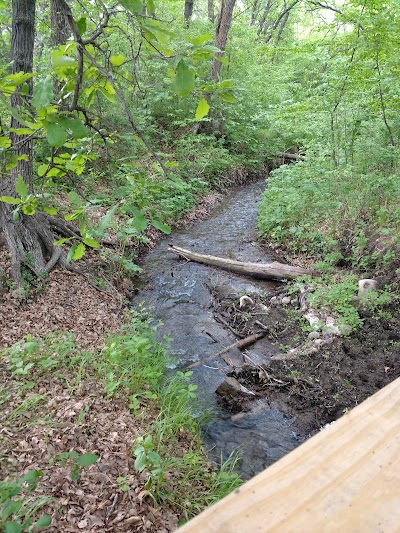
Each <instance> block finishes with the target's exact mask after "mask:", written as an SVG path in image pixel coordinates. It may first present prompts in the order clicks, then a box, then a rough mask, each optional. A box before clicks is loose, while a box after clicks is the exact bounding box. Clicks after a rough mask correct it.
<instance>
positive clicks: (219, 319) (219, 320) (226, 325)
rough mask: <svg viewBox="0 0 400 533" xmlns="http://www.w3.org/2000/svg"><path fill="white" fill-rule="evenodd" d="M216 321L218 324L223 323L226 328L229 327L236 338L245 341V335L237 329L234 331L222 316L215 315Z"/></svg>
mask: <svg viewBox="0 0 400 533" xmlns="http://www.w3.org/2000/svg"><path fill="white" fill-rule="evenodd" d="M215 320H217V322H221V324H223V325H224V326H225V327H227V328H228V329H229V331H231V332H232V333H233V334H234V335H236V337H239V339H244V335H242V334H241V333H239V332H238V331H236V329H234V328H233V327H232V326H230V325H229V324H228V322H227V321H226V320H224V319H223V318H222V316H221V315H217V314H216V315H215Z"/></svg>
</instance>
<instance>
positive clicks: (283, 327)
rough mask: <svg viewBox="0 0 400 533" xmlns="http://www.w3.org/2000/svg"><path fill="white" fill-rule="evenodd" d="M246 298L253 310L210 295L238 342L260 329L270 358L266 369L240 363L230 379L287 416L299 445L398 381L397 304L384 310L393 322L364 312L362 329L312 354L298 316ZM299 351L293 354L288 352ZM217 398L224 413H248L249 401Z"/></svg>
mask: <svg viewBox="0 0 400 533" xmlns="http://www.w3.org/2000/svg"><path fill="white" fill-rule="evenodd" d="M282 295H283V296H284V293H283V294H282ZM282 295H281V296H282ZM250 297H251V298H252V300H253V305H252V304H249V306H250V307H248V308H246V307H245V308H243V309H241V308H240V307H239V305H238V304H237V301H238V300H237V299H236V300H235V299H230V300H229V299H226V298H224V297H223V296H222V297H221V296H220V295H218V294H215V310H214V311H215V314H216V317H217V319H218V317H219V316H222V318H223V320H225V321H226V322H227V323H228V324H229V327H230V328H231V330H232V331H234V332H236V333H237V334H238V335H240V336H242V337H245V336H247V335H250V334H252V333H255V332H260V331H263V330H264V331H265V333H266V337H267V338H268V340H269V342H270V344H269V351H270V354H271V353H272V354H275V355H273V356H272V358H271V359H270V360H269V361H268V362H267V363H265V364H253V362H252V360H251V358H250V360H249V358H246V357H245V363H244V364H243V365H240V367H237V368H235V369H233V371H232V372H231V373H230V374H229V375H230V376H232V377H235V378H236V379H237V380H238V381H239V382H240V383H241V384H242V385H244V386H245V387H246V388H247V389H249V390H251V391H253V392H255V393H256V398H259V397H264V398H266V399H267V400H268V402H269V403H270V405H271V406H272V407H275V408H277V409H279V410H280V411H282V412H283V413H284V414H285V415H286V416H287V417H288V418H289V419H291V420H292V421H293V423H294V425H295V426H296V428H297V431H298V437H299V438H300V439H301V440H303V439H305V438H308V437H310V436H311V435H313V434H315V433H316V432H317V431H319V430H320V429H321V428H323V427H324V426H325V425H326V424H330V423H331V422H333V421H334V420H336V419H337V418H339V417H340V416H341V415H342V414H344V413H345V412H347V411H348V410H349V409H351V408H353V407H354V406H356V405H357V404H359V403H361V402H362V401H363V400H365V399H366V398H368V397H369V396H371V395H372V394H374V393H375V392H377V391H378V390H379V389H381V388H382V387H384V386H385V385H387V384H388V383H390V382H391V381H392V380H394V379H396V378H397V377H399V376H400V313H399V309H398V307H397V305H396V301H394V302H392V304H389V305H388V306H387V307H386V308H385V311H386V313H387V314H389V313H390V315H391V318H382V319H377V318H375V317H374V316H373V315H372V314H371V313H368V312H363V313H362V318H363V320H364V323H363V326H362V327H361V328H360V329H358V330H357V331H356V332H353V333H352V334H351V335H349V336H348V337H331V338H329V339H326V344H323V345H322V346H321V347H320V348H319V349H318V351H315V352H313V351H311V353H310V350H308V349H307V347H308V346H309V342H308V340H307V333H305V332H304V331H302V329H301V328H300V322H299V321H297V320H296V319H295V318H294V317H295V315H296V313H297V316H300V315H301V313H300V310H297V311H294V310H293V309H292V310H290V311H289V312H288V308H287V307H283V306H277V307H275V306H274V307H268V304H269V301H268V299H267V300H265V299H262V298H260V296H259V295H257V294H252V295H250ZM264 307H267V309H268V312H265V309H264ZM263 311H264V312H263ZM261 317H262V318H261ZM260 325H262V326H263V327H262V328H260ZM297 347H299V348H298V349H296V350H295V353H293V352H291V348H297ZM302 348H304V349H302ZM249 353H250V354H251V352H249ZM220 401H221V404H222V406H223V407H224V408H225V409H228V410H229V411H231V412H233V413H237V412H240V411H246V410H249V409H250V408H251V405H250V403H251V401H252V400H251V397H250V398H249V397H248V396H244V397H243V396H241V395H240V394H239V395H237V396H234V397H229V396H228V397H226V396H223V397H222V398H221V400H220Z"/></svg>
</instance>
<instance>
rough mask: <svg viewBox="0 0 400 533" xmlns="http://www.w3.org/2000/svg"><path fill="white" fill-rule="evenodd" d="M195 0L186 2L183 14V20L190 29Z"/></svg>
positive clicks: (186, 0)
mask: <svg viewBox="0 0 400 533" xmlns="http://www.w3.org/2000/svg"><path fill="white" fill-rule="evenodd" d="M193 6H194V0H185V9H184V12H183V18H184V23H185V26H186V28H188V27H189V24H190V19H191V18H192V15H193Z"/></svg>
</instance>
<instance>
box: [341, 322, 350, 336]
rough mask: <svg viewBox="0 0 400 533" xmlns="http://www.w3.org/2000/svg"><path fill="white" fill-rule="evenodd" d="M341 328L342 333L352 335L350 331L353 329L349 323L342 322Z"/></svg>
mask: <svg viewBox="0 0 400 533" xmlns="http://www.w3.org/2000/svg"><path fill="white" fill-rule="evenodd" d="M339 330H340V334H341V335H343V336H347V335H350V333H351V332H352V329H351V327H350V326H349V325H348V324H341V325H340V326H339Z"/></svg>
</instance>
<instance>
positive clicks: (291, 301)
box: [290, 298, 299, 306]
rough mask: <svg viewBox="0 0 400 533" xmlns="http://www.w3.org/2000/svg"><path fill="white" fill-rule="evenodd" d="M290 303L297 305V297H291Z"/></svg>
mask: <svg viewBox="0 0 400 533" xmlns="http://www.w3.org/2000/svg"><path fill="white" fill-rule="evenodd" d="M290 305H293V306H297V305H299V300H298V298H292V300H290Z"/></svg>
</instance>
